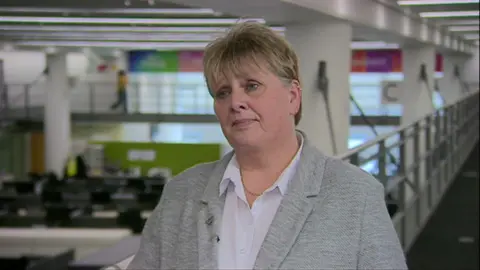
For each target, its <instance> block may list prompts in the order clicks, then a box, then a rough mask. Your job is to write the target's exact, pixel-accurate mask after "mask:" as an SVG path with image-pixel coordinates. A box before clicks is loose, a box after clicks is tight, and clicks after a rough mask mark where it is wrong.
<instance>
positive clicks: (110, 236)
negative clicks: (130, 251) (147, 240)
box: [0, 228, 131, 259]
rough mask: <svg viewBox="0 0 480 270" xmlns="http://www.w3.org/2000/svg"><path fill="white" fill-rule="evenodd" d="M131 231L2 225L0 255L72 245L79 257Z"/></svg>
mask: <svg viewBox="0 0 480 270" xmlns="http://www.w3.org/2000/svg"><path fill="white" fill-rule="evenodd" d="M129 235H131V232H130V231H129V230H127V229H60V228H58V229H57V228H31V229H30V228H0V256H5V257H12V256H16V255H18V254H30V255H41V256H43V255H51V254H55V253H58V252H62V251H64V250H65V249H68V248H72V249H74V250H75V259H77V258H81V257H83V256H85V255H87V254H90V253H93V252H95V251H97V250H99V249H102V248H105V247H108V246H111V245H112V244H114V243H116V242H118V241H119V240H120V239H122V238H124V237H126V236H129Z"/></svg>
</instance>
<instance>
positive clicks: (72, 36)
mask: <svg viewBox="0 0 480 270" xmlns="http://www.w3.org/2000/svg"><path fill="white" fill-rule="evenodd" d="M278 34H279V35H281V36H283V33H278ZM220 35H221V34H220V33H204V34H184V33H177V34H174V33H152V34H145V33H88V32H87V33H86V32H52V33H47V32H11V31H5V32H3V33H2V36H4V37H8V38H12V39H16V40H32V39H56V40H58V39H63V40H125V41H168V42H170V41H180V42H181V41H202V42H207V41H212V40H214V39H215V38H217V37H219V36H220Z"/></svg>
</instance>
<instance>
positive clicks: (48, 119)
mask: <svg viewBox="0 0 480 270" xmlns="http://www.w3.org/2000/svg"><path fill="white" fill-rule="evenodd" d="M47 67H48V75H47V87H46V100H45V115H44V118H45V119H44V120H45V168H46V170H47V171H49V172H50V171H52V172H55V173H56V174H57V175H58V176H59V177H61V176H63V169H64V166H65V164H66V161H67V157H68V155H69V153H70V145H71V142H70V140H71V138H70V130H71V123H70V89H69V86H68V78H67V57H66V54H65V53H62V54H54V55H47Z"/></svg>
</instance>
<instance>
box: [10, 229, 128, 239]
mask: <svg viewBox="0 0 480 270" xmlns="http://www.w3.org/2000/svg"><path fill="white" fill-rule="evenodd" d="M127 235H131V232H130V230H128V229H61V228H1V229H0V238H2V239H7V238H15V239H32V238H40V239H42V238H57V239H58V238H69V239H79V240H80V239H83V240H86V239H89V238H90V239H99V238H100V239H119V238H121V237H124V236H127Z"/></svg>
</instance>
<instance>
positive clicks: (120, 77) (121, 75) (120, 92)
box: [110, 70, 128, 113]
mask: <svg viewBox="0 0 480 270" xmlns="http://www.w3.org/2000/svg"><path fill="white" fill-rule="evenodd" d="M127 84H128V77H127V74H126V73H125V71H124V70H120V71H118V73H117V101H116V102H115V103H113V104H112V106H111V107H110V108H111V109H112V110H115V109H116V108H118V106H122V107H123V111H124V112H125V113H126V112H127Z"/></svg>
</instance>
